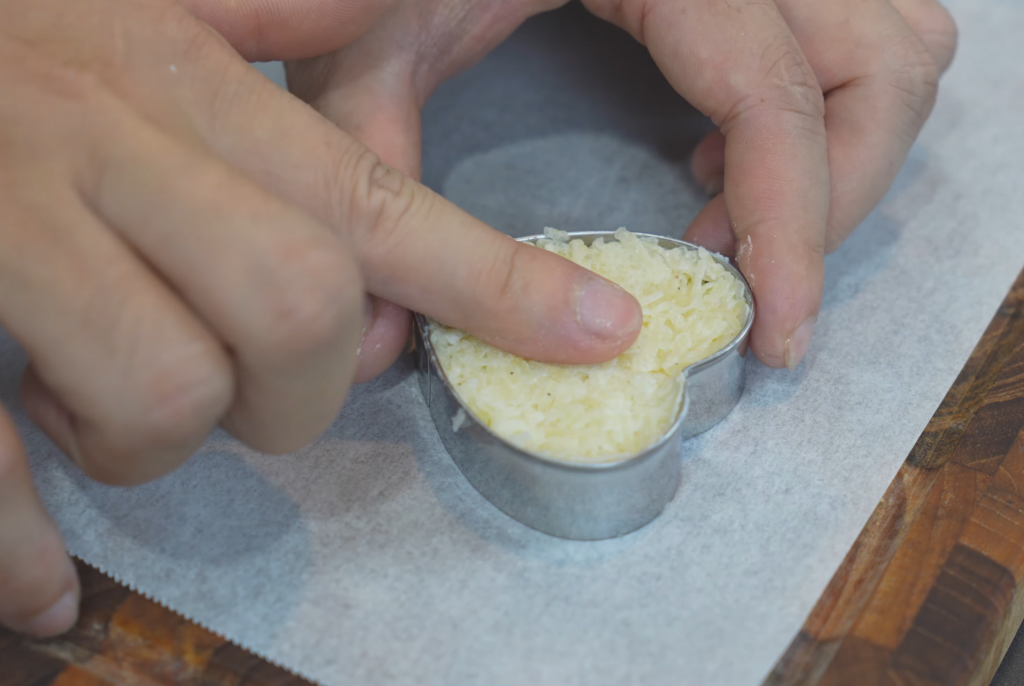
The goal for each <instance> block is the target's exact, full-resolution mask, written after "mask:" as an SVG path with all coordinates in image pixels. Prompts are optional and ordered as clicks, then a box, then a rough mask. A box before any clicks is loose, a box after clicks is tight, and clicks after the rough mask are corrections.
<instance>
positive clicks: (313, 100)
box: [286, 44, 422, 180]
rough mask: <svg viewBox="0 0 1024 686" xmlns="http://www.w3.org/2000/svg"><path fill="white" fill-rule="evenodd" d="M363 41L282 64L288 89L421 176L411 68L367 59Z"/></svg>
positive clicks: (390, 161) (393, 163) (384, 157)
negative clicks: (316, 55)
mask: <svg viewBox="0 0 1024 686" xmlns="http://www.w3.org/2000/svg"><path fill="white" fill-rule="evenodd" d="M360 45H361V44H356V45H354V46H352V49H346V50H339V51H338V52H335V53H333V54H330V55H325V56H323V57H317V58H313V59H307V60H302V61H300V62H290V63H288V64H287V65H286V70H287V74H288V88H289V90H291V92H292V93H293V94H295V95H296V96H298V97H299V98H301V99H302V100H304V101H306V102H308V103H309V104H310V105H312V106H313V107H314V109H316V110H317V111H318V112H320V114H322V115H323V116H324V117H326V118H327V119H328V120H330V121H332V122H334V123H335V124H336V125H337V126H338V128H340V129H341V130H343V131H345V132H347V133H348V134H349V135H351V136H353V137H355V138H356V139H357V140H359V142H360V143H362V144H363V145H365V146H366V147H367V148H369V149H370V150H373V151H374V152H375V153H377V154H378V155H379V156H380V158H381V160H383V162H384V163H385V164H387V165H388V166H390V167H392V168H394V169H397V170H398V171H400V172H402V173H403V174H407V175H408V176H411V177H413V178H414V179H417V180H418V179H419V178H420V171H421V168H420V159H421V146H422V136H421V129H420V103H419V101H418V99H417V96H416V90H415V86H414V83H413V77H412V74H411V73H410V72H411V68H409V67H407V66H406V65H405V63H404V62H401V61H398V60H388V61H384V60H372V59H371V60H368V59H366V57H367V54H366V52H365V51H363V50H360V49H359V48H360Z"/></svg>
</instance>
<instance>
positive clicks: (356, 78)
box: [288, 42, 422, 383]
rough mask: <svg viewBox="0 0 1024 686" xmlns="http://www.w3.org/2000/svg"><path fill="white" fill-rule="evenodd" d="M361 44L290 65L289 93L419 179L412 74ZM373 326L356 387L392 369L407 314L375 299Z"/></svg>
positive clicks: (363, 349) (403, 339)
mask: <svg viewBox="0 0 1024 686" xmlns="http://www.w3.org/2000/svg"><path fill="white" fill-rule="evenodd" d="M361 45H363V43H362V42H360V43H357V45H356V46H353V48H352V49H350V50H341V51H339V52H337V53H334V54H331V55H326V56H324V57H319V58H315V59H312V60H304V61H303V62H301V63H289V65H288V86H289V89H290V90H291V92H292V93H294V94H296V95H297V96H299V97H301V98H302V99H303V100H305V101H306V102H309V103H310V104H311V105H313V106H314V107H315V108H316V109H317V111H318V112H320V113H321V114H322V115H323V116H325V117H326V118H327V119H329V120H330V121H332V122H334V123H335V124H336V125H337V126H338V127H339V128H341V129H342V130H344V131H346V132H347V133H349V134H350V135H352V136H354V137H355V138H356V139H357V140H359V142H361V143H362V144H363V145H365V146H366V147H367V148H369V149H370V150H372V151H374V152H375V153H377V154H378V155H379V156H380V157H381V159H382V160H383V161H384V163H385V164H387V165H389V166H391V167H393V168H395V169H397V170H399V171H401V172H403V173H405V174H408V175H409V176H411V177H412V178H414V179H419V178H420V173H421V166H420V155H421V149H422V143H421V136H420V104H419V103H418V102H417V100H416V95H415V93H414V87H413V79H412V74H411V70H410V69H405V68H403V67H402V65H401V63H400V62H397V63H395V62H389V61H386V60H385V59H384V58H383V57H382V58H381V59H380V60H374V61H373V62H370V63H368V62H367V61H366V59H365V58H364V57H360V52H359V51H360V48H359V47H357V46H361ZM370 303H371V312H373V314H374V316H373V318H372V325H371V326H368V327H367V329H366V331H365V333H364V334H363V338H362V340H361V341H360V343H359V356H358V365H357V370H356V374H355V382H356V383H363V382H366V381H369V380H371V379H373V378H374V377H376V376H377V375H378V374H380V373H382V372H383V371H384V370H386V369H387V368H388V367H390V366H391V365H392V364H393V363H394V362H395V360H396V359H398V356H399V355H401V353H402V351H403V350H404V349H405V346H406V343H407V341H408V337H409V327H410V325H411V322H412V315H411V313H410V312H409V311H408V310H406V309H405V308H402V307H399V306H397V305H395V304H394V303H390V302H388V301H386V300H382V299H380V298H377V297H375V296H372V297H371V299H370Z"/></svg>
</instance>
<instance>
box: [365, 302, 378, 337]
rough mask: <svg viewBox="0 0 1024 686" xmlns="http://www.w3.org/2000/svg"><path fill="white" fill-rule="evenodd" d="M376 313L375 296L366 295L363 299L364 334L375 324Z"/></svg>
mask: <svg viewBox="0 0 1024 686" xmlns="http://www.w3.org/2000/svg"><path fill="white" fill-rule="evenodd" d="M375 314H376V311H375V307H374V305H373V298H371V297H370V296H366V300H364V301H363V335H364V336H365V335H366V332H367V331H369V330H370V327H371V326H373V317H374V315H375Z"/></svg>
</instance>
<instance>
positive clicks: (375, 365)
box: [353, 296, 412, 383]
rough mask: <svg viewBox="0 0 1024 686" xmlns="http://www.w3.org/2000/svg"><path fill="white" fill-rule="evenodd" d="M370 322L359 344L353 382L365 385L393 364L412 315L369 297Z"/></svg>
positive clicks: (399, 352)
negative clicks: (370, 303)
mask: <svg viewBox="0 0 1024 686" xmlns="http://www.w3.org/2000/svg"><path fill="white" fill-rule="evenodd" d="M370 301H371V302H372V305H371V312H372V315H371V321H370V324H369V325H368V326H367V328H366V330H365V332H364V333H363V337H362V340H360V341H359V363H358V366H357V368H356V373H355V377H354V378H353V382H354V383H365V382H367V381H370V380H371V379H374V378H376V377H377V376H378V375H380V374H382V373H383V372H384V371H385V370H386V369H387V368H388V367H390V366H391V365H392V364H394V362H395V360H397V359H398V356H399V355H401V354H402V352H403V351H404V350H405V349H406V346H407V344H408V342H409V330H410V326H411V325H412V314H411V313H410V312H409V310H407V309H405V308H404V307H399V306H398V305H395V304H394V303H391V302H388V301H387V300H383V299H382V298H376V297H372V296H371V297H370Z"/></svg>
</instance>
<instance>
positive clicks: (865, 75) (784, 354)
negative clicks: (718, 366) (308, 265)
mask: <svg viewBox="0 0 1024 686" xmlns="http://www.w3.org/2000/svg"><path fill="white" fill-rule="evenodd" d="M561 4H563V0H552V1H550V2H544V1H543V0H504V1H500V2H496V1H494V0H455V1H452V0H411V1H405V0H397V1H396V2H392V3H391V4H389V6H388V8H387V10H386V11H384V12H382V13H381V14H380V16H379V17H378V18H377V19H376V20H375V22H374V23H373V24H372V25H369V26H368V28H366V29H365V30H364V31H363V33H361V34H360V35H359V37H358V38H356V39H355V40H353V41H352V42H351V43H349V44H347V45H346V46H345V47H344V48H343V49H341V50H339V51H337V52H335V53H333V54H330V55H327V56H325V57H320V58H317V59H313V60H306V61H303V62H300V63H298V64H293V65H290V66H289V72H288V77H289V85H290V87H292V89H293V91H294V92H296V93H297V94H298V95H300V96H301V97H303V98H304V99H306V100H307V101H309V102H310V103H312V104H313V105H314V106H315V107H316V108H317V109H319V110H320V111H321V112H323V113H324V114H325V115H326V116H327V117H328V118H330V119H332V120H333V121H335V122H337V123H338V124H339V125H340V126H342V128H345V129H346V130H347V131H350V132H351V133H353V134H354V135H356V136H357V137H358V138H360V140H362V141H363V142H364V143H365V144H366V145H367V146H368V147H370V148H372V149H373V150H376V151H377V152H378V153H380V154H381V156H382V157H383V158H384V159H385V160H387V161H389V162H390V163H391V164H392V165H395V166H397V167H399V168H401V169H403V170H405V171H407V172H409V173H412V174H415V173H416V172H417V170H418V169H419V163H420V158H419V154H420V133H419V110H420V108H421V107H422V105H423V104H424V102H425V101H426V99H427V98H428V96H429V95H430V93H431V92H432V90H433V89H434V88H435V87H436V86H437V85H438V84H439V83H440V82H441V81H442V80H443V79H444V78H447V77H448V76H450V75H451V74H453V73H454V72H456V71H458V70H459V69H462V68H464V67H465V66H467V65H468V64H471V63H472V62H474V61H475V60H477V59H479V58H480V57H481V56H482V55H484V54H485V53H486V52H487V51H488V50H489V49H490V48H492V47H493V46H494V45H496V44H497V43H499V42H500V41H501V40H503V39H504V38H505V37H506V36H507V35H508V34H509V33H511V31H512V30H513V29H514V28H515V27H516V26H517V25H518V24H519V23H521V22H522V21H523V20H524V19H525V18H526V17H528V16H530V15H532V14H535V13H537V12H539V11H542V10H544V9H549V8H551V7H555V6H558V5H561ZM584 4H585V5H586V6H587V7H588V8H590V10H591V11H592V12H594V13H595V14H597V15H598V16H600V17H603V18H605V19H607V20H609V21H612V22H614V23H616V24H618V25H619V26H621V27H623V28H625V29H626V30H628V31H629V32H630V33H631V34H632V35H633V36H634V37H636V39H637V40H639V41H641V42H643V43H645V44H646V45H647V46H648V48H649V49H650V52H651V55H652V56H653V58H654V60H655V61H656V62H657V64H658V65H659V67H660V68H661V70H662V71H663V72H664V74H665V76H666V77H667V78H668V80H669V81H670V82H671V84H672V85H673V86H674V87H675V89H676V90H677V91H678V92H679V93H680V94H681V95H683V96H684V97H685V98H686V99H687V100H688V101H690V103H692V104H693V105H694V106H696V107H697V108H699V109H700V110H701V111H702V112H704V113H705V114H707V115H708V116H710V117H711V119H712V120H713V121H714V122H715V123H716V124H717V126H718V127H719V132H716V133H714V134H712V135H710V136H708V137H707V139H705V140H704V141H703V142H702V143H701V144H700V145H699V146H698V148H697V150H696V151H695V153H694V157H693V167H694V173H695V175H696V176H697V178H698V179H699V180H700V182H701V183H702V184H703V185H705V187H707V188H708V189H709V190H710V191H711V194H712V195H714V196H715V197H714V199H713V200H711V202H709V203H708V205H707V206H706V207H705V208H704V210H703V211H702V212H701V213H700V215H699V216H698V217H697V218H696V219H695V220H694V221H693V223H692V224H691V225H690V227H689V228H688V230H687V232H686V236H685V237H686V238H687V239H689V240H693V241H695V242H698V243H701V244H704V245H706V246H708V247H709V248H711V249H713V250H717V251H719V252H723V253H726V254H729V255H735V256H736V257H737V261H738V263H739V266H740V268H741V269H742V270H743V272H744V274H745V275H746V276H747V279H748V281H749V282H750V284H751V286H752V288H753V290H754V294H755V297H756V299H757V318H756V321H755V324H754V329H753V331H752V332H751V349H752V350H753V351H754V352H755V353H756V354H757V356H758V357H759V358H760V359H761V361H762V362H764V363H765V364H767V365H770V366H773V367H782V366H788V367H790V368H793V367H795V366H796V365H797V364H798V363H799V362H800V360H801V359H802V358H803V356H804V353H805V351H806V349H807V346H808V344H809V341H810V338H811V334H812V331H813V328H814V322H815V319H816V317H817V315H818V309H819V307H820V305H821V295H822V293H821V291H822V283H823V278H824V262H823V259H824V254H825V253H826V252H828V251H831V250H834V249H835V248H836V247H838V246H839V244H840V243H841V242H842V241H843V240H844V239H845V238H846V237H847V236H848V235H849V234H850V233H851V232H852V231H853V230H854V228H855V227H856V226H857V225H858V224H859V223H860V222H861V221H862V220H863V219H864V217H865V216H866V215H867V213H868V212H869V211H870V210H871V209H872V208H873V207H874V206H875V205H876V204H877V203H878V202H879V200H880V199H881V198H882V196H883V195H884V194H885V192H886V190H887V189H888V188H889V186H890V184H891V183H892V180H893V179H894V177H895V175H896V173H897V171H898V170H899V167H900V166H901V164H902V162H903V160H904V158H905V157H906V154H907V152H908V150H909V148H910V145H911V144H912V143H913V141H914V139H915V138H916V136H917V134H918V132H919V130H920V128H921V126H922V125H923V123H924V121H925V119H926V118H927V117H928V114H929V113H930V111H931V108H932V105H933V103H934V100H935V94H936V87H937V81H938V76H939V74H940V72H941V71H942V70H944V69H945V68H946V67H947V66H948V65H949V62H950V60H951V59H952V56H953V52H954V50H955V46H956V27H955V25H954V24H953V21H952V19H951V18H950V17H949V15H948V14H947V13H946V11H945V10H944V9H943V8H942V7H941V6H940V5H939V4H938V3H937V2H936V1H935V0H864V1H863V2H856V3H851V2H845V1H843V0H775V2H772V1H771V0H736V1H733V0H584ZM723 190H724V192H723ZM737 248H738V249H737Z"/></svg>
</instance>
